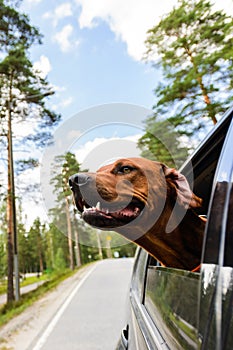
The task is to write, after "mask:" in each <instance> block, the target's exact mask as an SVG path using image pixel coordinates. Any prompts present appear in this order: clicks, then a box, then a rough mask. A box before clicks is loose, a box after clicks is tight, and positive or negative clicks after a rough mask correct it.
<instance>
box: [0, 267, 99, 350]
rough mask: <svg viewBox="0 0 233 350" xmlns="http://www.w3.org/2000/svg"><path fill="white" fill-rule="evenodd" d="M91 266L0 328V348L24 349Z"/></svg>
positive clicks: (81, 270)
mask: <svg viewBox="0 0 233 350" xmlns="http://www.w3.org/2000/svg"><path fill="white" fill-rule="evenodd" d="M92 268H93V264H92V265H88V266H85V267H82V268H81V269H80V270H78V271H77V273H76V274H74V275H73V276H71V277H69V278H67V279H66V280H64V281H63V282H61V283H60V284H59V285H58V286H57V287H56V288H55V289H54V290H53V291H51V292H48V293H46V295H44V296H42V297H41V298H40V299H39V300H38V301H36V302H35V303H34V304H33V305H31V306H30V307H28V308H27V309H26V310H25V311H24V312H22V313H21V314H20V315H18V316H16V317H15V318H14V319H12V320H11V321H10V322H8V323H7V324H6V325H4V326H2V327H1V328H0V350H3V349H4V350H8V349H9V350H26V349H28V347H29V345H30V344H31V343H32V341H33V340H35V339H36V338H39V336H40V334H41V332H43V330H44V329H45V328H46V325H47V324H48V323H49V321H50V320H51V318H53V316H54V315H55V314H56V312H57V311H58V310H59V309H60V307H61V306H62V305H63V303H64V302H65V300H66V299H67V297H68V296H69V295H70V293H71V292H72V290H73V289H74V288H75V286H76V285H77V283H79V282H80V281H81V280H82V278H84V277H85V275H86V274H87V273H88V272H89V271H90V270H91V269H92Z"/></svg>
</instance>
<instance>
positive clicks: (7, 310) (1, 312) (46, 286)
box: [0, 265, 86, 327]
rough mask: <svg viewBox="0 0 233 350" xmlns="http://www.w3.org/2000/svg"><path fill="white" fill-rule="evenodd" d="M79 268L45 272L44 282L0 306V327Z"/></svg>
mask: <svg viewBox="0 0 233 350" xmlns="http://www.w3.org/2000/svg"><path fill="white" fill-rule="evenodd" d="M83 266H84V265H83ZM83 266H82V267H83ZM85 266H86V265H85ZM82 267H80V268H82ZM80 268H77V269H75V270H73V271H71V270H69V269H66V270H63V271H59V272H56V273H55V272H53V273H51V274H46V275H45V282H44V283H43V284H42V285H41V286H39V287H38V288H37V289H35V290H33V291H31V292H28V293H26V294H23V295H22V296H21V297H20V300H19V301H14V302H12V303H9V304H5V305H3V306H2V307H1V308H0V327H1V326H2V325H4V324H5V323H7V322H9V321H10V320H11V319H12V318H13V317H15V316H17V315H19V314H20V313H21V312H23V311H24V310H25V309H26V308H27V307H29V306H30V305H32V304H33V303H34V302H35V301H36V300H38V299H40V298H41V297H42V296H43V295H44V294H46V293H47V292H48V291H51V290H52V289H53V288H55V287H56V286H57V285H58V284H59V283H61V282H62V281H64V280H65V279H66V278H68V277H70V276H72V275H73V274H75V273H76V272H77V271H78V270H79V269H80ZM28 280H29V278H28ZM38 280H39V279H38V278H37V277H36V280H35V281H36V282H38ZM35 281H34V282H35ZM30 283H33V282H30ZM28 284H29V283H28Z"/></svg>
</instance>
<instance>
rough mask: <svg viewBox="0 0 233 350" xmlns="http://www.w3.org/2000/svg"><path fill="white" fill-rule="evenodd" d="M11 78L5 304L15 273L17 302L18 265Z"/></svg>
mask: <svg viewBox="0 0 233 350" xmlns="http://www.w3.org/2000/svg"><path fill="white" fill-rule="evenodd" d="M12 100H13V97H12V77H10V86H9V100H8V103H9V104H8V130H7V150H8V191H7V226H8V237H7V242H8V284H7V303H10V302H12V301H13V300H14V272H15V299H16V301H17V300H19V297H20V287H19V264H18V247H17V226H16V209H15V182H14V161H13V143H12V111H11V105H12Z"/></svg>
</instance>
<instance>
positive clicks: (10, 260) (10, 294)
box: [7, 102, 14, 303]
mask: <svg viewBox="0 0 233 350" xmlns="http://www.w3.org/2000/svg"><path fill="white" fill-rule="evenodd" d="M10 104H11V102H9V106H8V108H9V109H8V131H7V152H8V157H7V161H8V169H7V171H8V187H7V254H8V255H7V269H8V271H7V303H11V302H12V301H13V300H14V277H13V276H14V221H13V220H12V218H13V195H14V194H13V191H12V175H13V169H12V126H11V106H10Z"/></svg>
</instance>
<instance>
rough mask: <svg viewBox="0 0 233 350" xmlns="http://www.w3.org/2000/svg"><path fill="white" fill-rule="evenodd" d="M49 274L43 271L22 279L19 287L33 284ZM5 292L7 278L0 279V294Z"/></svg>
mask: <svg viewBox="0 0 233 350" xmlns="http://www.w3.org/2000/svg"><path fill="white" fill-rule="evenodd" d="M50 275H51V273H49V274H48V273H45V274H43V275H40V276H39V277H37V276H31V277H27V278H25V279H23V281H22V282H20V287H25V286H28V285H29V284H33V283H36V282H39V281H46V280H47V279H48V277H49V276H50ZM6 293H7V280H2V281H1V282H0V295H1V294H6Z"/></svg>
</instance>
